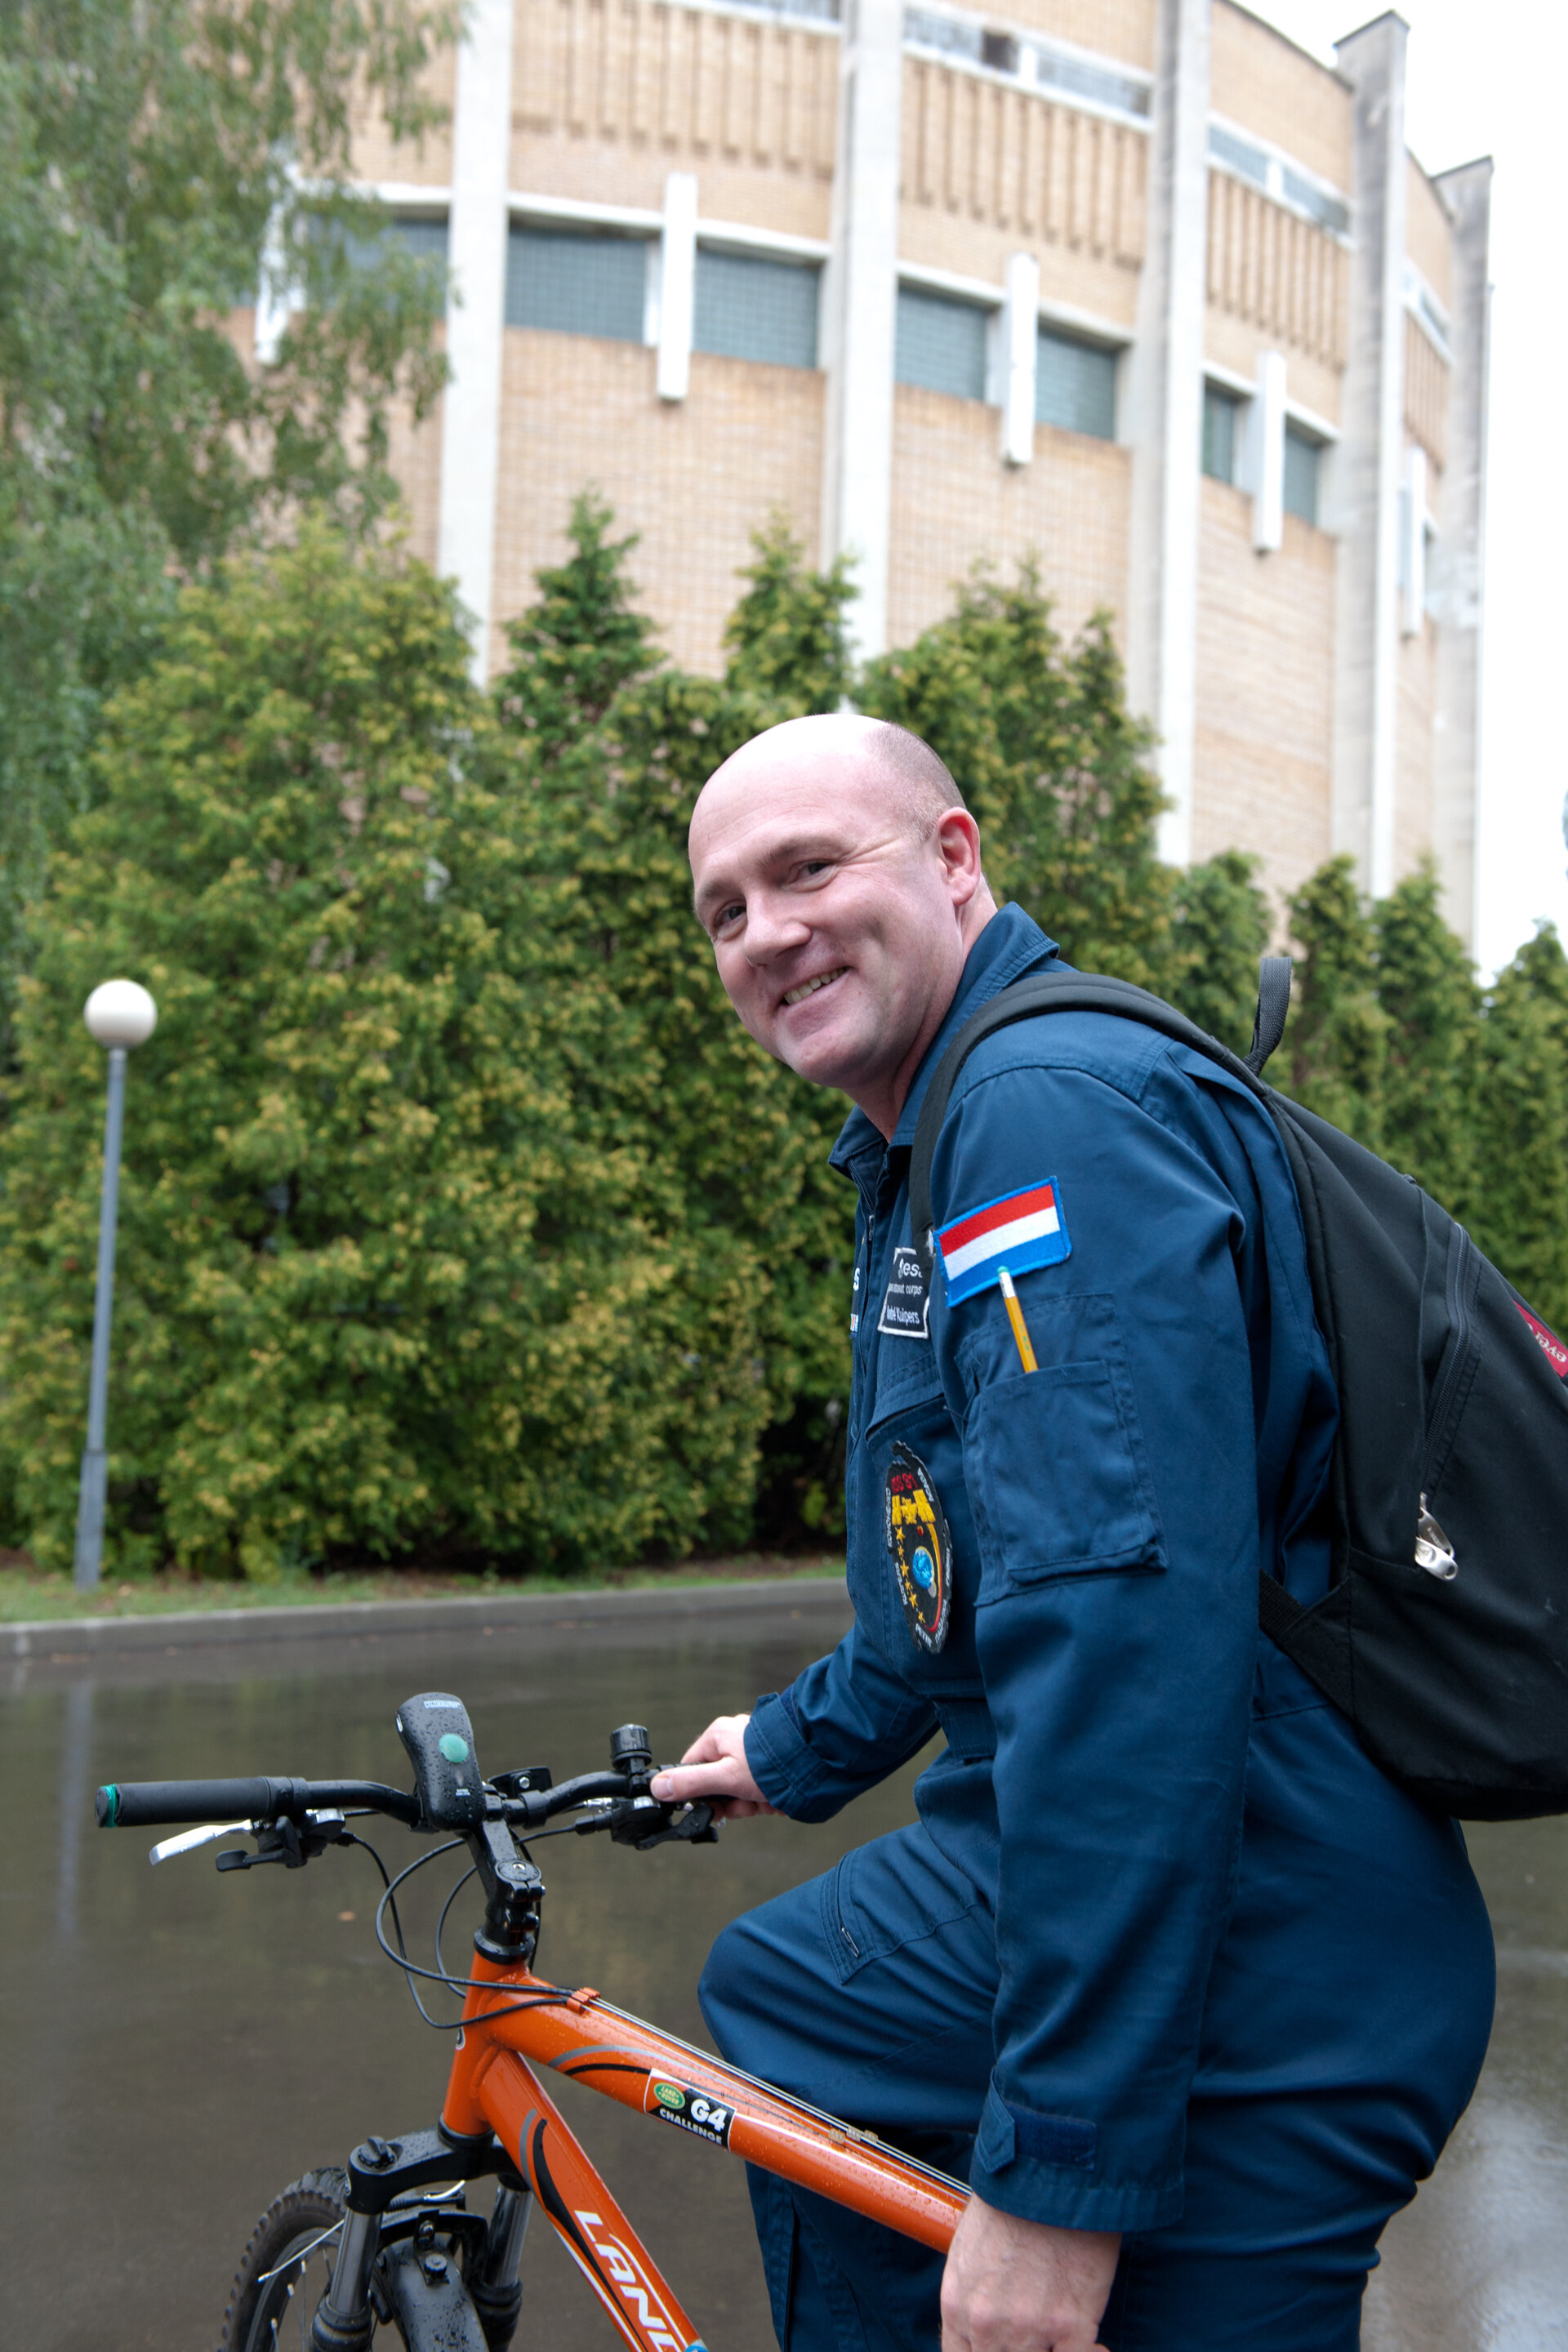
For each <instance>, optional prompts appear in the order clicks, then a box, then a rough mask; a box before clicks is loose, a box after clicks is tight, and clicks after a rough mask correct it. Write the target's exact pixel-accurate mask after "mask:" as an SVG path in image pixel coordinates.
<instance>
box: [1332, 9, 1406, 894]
mask: <svg viewBox="0 0 1568 2352" xmlns="http://www.w3.org/2000/svg"><path fill="white" fill-rule="evenodd" d="M1408 39H1409V29H1408V27H1407V26H1406V25H1405V21H1404V19H1403V18H1402V17H1400V16H1394V15H1393V14H1392V13H1391V14H1389V15H1387V16H1379V17H1378V18H1377V19H1376V20H1375V22H1374V23H1373V24H1370V25H1367V26H1363V29H1362V30H1361V31H1360V32H1359V33H1352V35H1351V37H1350V38H1349V39H1348V40H1344V41H1341V42H1340V43H1339V44H1338V45H1337V46H1336V48H1335V51H1334V56H1335V58H1336V60H1337V62H1338V66H1339V69H1340V72H1341V73H1342V75H1343V76H1344V78H1345V79H1346V80H1347V81H1348V82H1349V83H1350V85H1351V87H1352V90H1353V91H1354V93H1355V113H1354V119H1353V130H1352V164H1351V175H1352V197H1353V199H1354V215H1353V231H1352V233H1353V236H1354V244H1353V246H1352V252H1351V269H1350V281H1351V291H1350V338H1349V345H1350V348H1349V360H1348V364H1347V366H1346V369H1345V375H1344V386H1343V391H1342V398H1341V427H1342V429H1341V436H1340V442H1339V446H1338V447H1337V449H1336V450H1335V452H1334V466H1333V485H1334V488H1333V509H1332V512H1331V515H1330V517H1329V518H1328V520H1329V524H1330V528H1331V530H1334V531H1336V532H1337V533H1338V534H1339V541H1340V546H1339V556H1338V567H1337V568H1338V585H1337V596H1336V602H1337V613H1336V618H1335V632H1336V640H1337V642H1336V646H1335V656H1334V769H1333V813H1332V840H1333V845H1334V847H1335V849H1336V850H1337V851H1342V850H1349V851H1350V853H1351V855H1352V856H1353V857H1354V859H1355V863H1356V872H1357V875H1358V877H1359V878H1360V881H1361V887H1362V888H1363V890H1366V891H1370V892H1371V894H1372V895H1373V898H1384V897H1386V896H1387V894H1388V892H1389V891H1390V890H1391V889H1392V888H1393V887H1394V805H1395V796H1396V793H1397V790H1398V782H1399V776H1398V745H1399V733H1398V718H1399V690H1398V688H1399V681H1398V660H1399V504H1400V499H1399V494H1400V490H1401V488H1402V487H1403V473H1404V449H1405V46H1406V43H1407V41H1408Z"/></svg>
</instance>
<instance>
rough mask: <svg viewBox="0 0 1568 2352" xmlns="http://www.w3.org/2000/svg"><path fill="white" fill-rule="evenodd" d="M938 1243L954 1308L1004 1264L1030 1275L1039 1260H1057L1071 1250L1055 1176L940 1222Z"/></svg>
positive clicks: (984, 1285)
mask: <svg viewBox="0 0 1568 2352" xmlns="http://www.w3.org/2000/svg"><path fill="white" fill-rule="evenodd" d="M936 1243H937V1249H938V1251H939V1252H940V1254H941V1256H942V1273H943V1275H944V1276H946V1280H947V1303H948V1305H949V1306H950V1307H956V1306H957V1305H958V1304H959V1302H960V1300H961V1299H964V1298H973V1297H974V1294H975V1292H976V1291H979V1290H985V1289H988V1288H989V1286H990V1285H991V1284H992V1283H994V1281H995V1279H996V1277H997V1276H998V1275H999V1274H1000V1273H1001V1271H1002V1268H1003V1267H1004V1266H1005V1267H1006V1269H1007V1271H1008V1273H1009V1274H1011V1275H1019V1274H1027V1273H1028V1272H1029V1271H1030V1270H1031V1268H1032V1267H1035V1266H1037V1265H1059V1264H1060V1263H1061V1261H1062V1259H1063V1258H1064V1257H1067V1256H1068V1255H1070V1253H1071V1250H1072V1244H1071V1242H1070V1241H1069V1240H1068V1229H1067V1220H1066V1219H1065V1218H1064V1217H1063V1215H1062V1204H1061V1195H1060V1193H1059V1192H1058V1190H1057V1181H1056V1178H1055V1177H1054V1176H1053V1177H1051V1178H1050V1180H1049V1181H1047V1183H1044V1184H1029V1185H1026V1187H1025V1189H1024V1191H1023V1192H1005V1193H1004V1194H1003V1195H1002V1198H1001V1199H1000V1200H999V1201H986V1202H984V1203H983V1204H982V1205H981V1207H979V1208H978V1209H970V1210H968V1211H966V1212H965V1213H964V1214H963V1216H962V1217H955V1218H954V1219H953V1221H952V1223H951V1224H950V1225H942V1226H941V1227H939V1229H938V1232H937V1237H936Z"/></svg>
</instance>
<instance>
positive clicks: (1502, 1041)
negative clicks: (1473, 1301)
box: [1465, 923, 1568, 1331]
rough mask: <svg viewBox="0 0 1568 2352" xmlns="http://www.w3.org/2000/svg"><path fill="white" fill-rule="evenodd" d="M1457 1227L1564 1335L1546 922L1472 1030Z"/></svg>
mask: <svg viewBox="0 0 1568 2352" xmlns="http://www.w3.org/2000/svg"><path fill="white" fill-rule="evenodd" d="M1474 1099H1475V1112H1474V1159H1473V1162H1472V1170H1471V1175H1470V1182H1469V1201H1468V1215H1467V1217H1466V1220H1465V1222H1466V1223H1467V1224H1468V1227H1469V1229H1470V1231H1471V1233H1472V1234H1474V1235H1475V1238H1476V1240H1477V1241H1478V1242H1479V1244H1480V1246H1481V1248H1482V1249H1483V1250H1485V1252H1486V1253H1487V1255H1488V1256H1489V1257H1490V1258H1492V1259H1493V1260H1494V1261H1495V1262H1496V1264H1497V1265H1499V1266H1500V1268H1501V1269H1502V1271H1503V1273H1504V1274H1506V1275H1507V1276H1508V1278H1509V1280H1510V1282H1511V1283H1512V1284H1513V1285H1514V1286H1515V1288H1516V1289H1518V1290H1520V1291H1521V1292H1522V1293H1523V1295H1524V1297H1526V1298H1527V1299H1528V1300H1529V1301H1530V1303H1531V1306H1532V1307H1535V1309H1536V1310H1537V1312H1538V1313H1540V1314H1542V1315H1543V1316H1544V1317H1545V1318H1546V1319H1547V1321H1548V1322H1549V1323H1551V1324H1552V1325H1553V1326H1554V1327H1555V1328H1557V1329H1558V1330H1560V1331H1561V1330H1563V1329H1565V1328H1568V959H1565V958H1564V956H1563V946H1562V942H1561V940H1559V939H1558V936H1557V933H1556V931H1555V930H1554V929H1553V928H1552V925H1551V924H1549V923H1548V924H1545V925H1543V926H1542V929H1540V930H1539V931H1538V932H1537V933H1536V935H1535V937H1534V938H1533V939H1532V940H1527V941H1526V942H1525V944H1524V946H1523V947H1521V949H1520V950H1519V953H1518V954H1517V955H1516V956H1515V957H1514V959H1513V961H1512V962H1511V963H1510V965H1508V967H1507V968H1506V970H1505V971H1501V972H1500V974H1499V975H1498V979H1497V983H1496V985H1495V987H1494V988H1493V989H1492V991H1491V992H1490V999H1489V1003H1488V1006H1487V1012H1486V1018H1485V1020H1484V1021H1483V1022H1482V1024H1481V1029H1480V1050H1479V1071H1478V1076H1477V1083H1476V1088H1475V1097H1474Z"/></svg>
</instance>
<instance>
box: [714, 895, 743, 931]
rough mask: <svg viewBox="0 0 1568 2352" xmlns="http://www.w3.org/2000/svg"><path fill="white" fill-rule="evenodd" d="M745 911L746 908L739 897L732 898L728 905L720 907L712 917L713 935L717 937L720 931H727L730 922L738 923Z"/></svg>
mask: <svg viewBox="0 0 1568 2352" xmlns="http://www.w3.org/2000/svg"><path fill="white" fill-rule="evenodd" d="M745 911H746V909H745V908H744V907H743V906H742V903H741V901H740V899H739V898H736V899H734V900H732V901H731V904H730V905H729V906H728V907H721V908H720V909H719V911H718V913H717V914H716V915H715V916H714V918H713V930H714V935H715V937H717V935H718V934H719V932H721V931H727V930H728V929H729V928H730V926H731V923H738V922H739V921H740V919H741V918H742V915H743V914H744V913H745Z"/></svg>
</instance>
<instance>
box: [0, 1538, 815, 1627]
mask: <svg viewBox="0 0 1568 2352" xmlns="http://www.w3.org/2000/svg"><path fill="white" fill-rule="evenodd" d="M843 1574H844V1560H843V1557H842V1555H841V1554H839V1555H836V1554H833V1553H825V1554H823V1555H822V1556H821V1557H820V1558H802V1557H801V1556H800V1555H799V1554H798V1553H789V1554H778V1553H768V1552H744V1553H736V1554H731V1555H730V1556H728V1557H725V1558H721V1559H683V1560H677V1561H673V1562H672V1563H671V1564H670V1565H669V1566H668V1567H663V1568H606V1569H591V1570H585V1571H583V1572H580V1573H578V1574H575V1575H570V1576H566V1575H556V1574H553V1573H552V1572H551V1571H550V1570H539V1571H536V1572H534V1573H531V1574H529V1575H527V1576H502V1575H500V1573H499V1572H498V1571H496V1570H485V1571H483V1572H481V1573H479V1574H473V1575H460V1574H457V1573H454V1572H452V1571H450V1570H436V1569H431V1570H426V1569H420V1568H417V1567H415V1568H396V1569H363V1570H358V1569H341V1570H331V1571H330V1572H327V1573H323V1572H322V1571H321V1570H298V1571H296V1572H295V1573H293V1574H287V1575H282V1576H278V1577H275V1578H272V1579H270V1580H268V1582H267V1583H265V1584H247V1583H243V1582H240V1581H238V1580H235V1581H233V1582H227V1581H222V1582H220V1581H217V1580H214V1579H211V1578H206V1577H195V1576H182V1575H180V1574H179V1573H177V1572H176V1571H175V1570H158V1571H156V1572H155V1573H154V1574H152V1575H149V1576H138V1577H124V1576H114V1577H110V1578H108V1579H106V1580H105V1581H104V1582H103V1583H102V1584H101V1585H100V1587H99V1588H98V1590H97V1591H95V1592H78V1591H77V1590H76V1588H75V1586H74V1585H73V1584H72V1582H71V1580H70V1578H69V1576H68V1575H66V1574H65V1573H63V1572H61V1573H59V1574H58V1575H53V1576H45V1575H41V1574H40V1573H39V1572H38V1570H37V1569H36V1568H35V1567H34V1566H33V1564H32V1562H31V1561H30V1560H29V1559H27V1557H26V1553H22V1552H0V1624H7V1625H18V1624H31V1623H35V1622H38V1621H39V1620H43V1619H57V1618H64V1617H162V1616H167V1615H170V1614H172V1613H173V1612H176V1611H185V1610H192V1609H284V1608H288V1609H297V1608H301V1607H310V1606H311V1605H312V1604H321V1603H326V1602H331V1601H445V1600H451V1599H468V1600H473V1601H478V1600H480V1599H485V1598H489V1596H491V1595H494V1596H495V1597H496V1598H498V1599H499V1598H501V1597H503V1596H505V1595H509V1594H515V1593H523V1592H606V1591H629V1590H645V1589H652V1588H654V1587H656V1586H666V1587H668V1586H675V1585H694V1584H717V1583H732V1582H735V1581H737V1580H741V1579H742V1578H747V1577H767V1576H788V1577H799V1578H801V1579H803V1580H805V1579H811V1578H816V1579H822V1578H835V1579H841V1578H842V1577H843Z"/></svg>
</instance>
